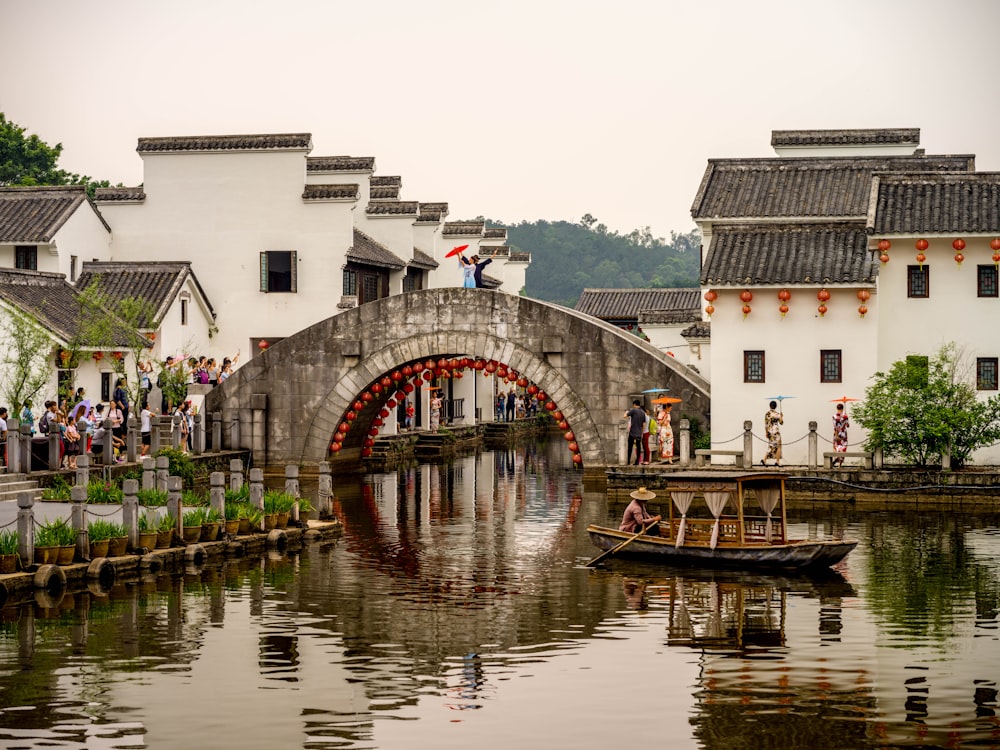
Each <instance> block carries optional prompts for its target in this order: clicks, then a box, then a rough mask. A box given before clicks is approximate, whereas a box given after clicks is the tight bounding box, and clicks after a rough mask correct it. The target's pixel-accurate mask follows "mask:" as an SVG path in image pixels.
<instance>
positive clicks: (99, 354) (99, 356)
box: [90, 352, 104, 362]
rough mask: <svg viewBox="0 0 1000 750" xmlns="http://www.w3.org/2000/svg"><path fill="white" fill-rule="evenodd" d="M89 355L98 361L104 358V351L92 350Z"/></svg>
mask: <svg viewBox="0 0 1000 750" xmlns="http://www.w3.org/2000/svg"><path fill="white" fill-rule="evenodd" d="M90 356H91V357H93V358H94V361H95V362H100V361H101V360H102V359H104V352H94V353H93V354H91V355H90Z"/></svg>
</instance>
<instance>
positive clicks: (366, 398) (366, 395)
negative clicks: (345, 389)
mask: <svg viewBox="0 0 1000 750" xmlns="http://www.w3.org/2000/svg"><path fill="white" fill-rule="evenodd" d="M374 398H375V397H374V396H372V394H370V393H369V392H368V391H365V392H364V393H362V394H361V400H362V401H364V402H365V403H366V404H370V403H371V402H372V399H374Z"/></svg>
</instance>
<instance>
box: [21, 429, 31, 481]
mask: <svg viewBox="0 0 1000 750" xmlns="http://www.w3.org/2000/svg"><path fill="white" fill-rule="evenodd" d="M18 430H19V431H20V433H21V472H22V473H23V474H30V473H31V425H30V424H23V425H21V426H20V427H19V428H18Z"/></svg>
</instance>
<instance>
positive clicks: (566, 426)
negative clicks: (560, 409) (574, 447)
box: [559, 419, 569, 430]
mask: <svg viewBox="0 0 1000 750" xmlns="http://www.w3.org/2000/svg"><path fill="white" fill-rule="evenodd" d="M559 429H560V430H568V429H569V422H567V421H566V420H565V419H564V420H562V421H561V422H560V423H559Z"/></svg>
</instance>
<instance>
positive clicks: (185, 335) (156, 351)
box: [150, 277, 248, 364]
mask: <svg viewBox="0 0 1000 750" xmlns="http://www.w3.org/2000/svg"><path fill="white" fill-rule="evenodd" d="M185 293H187V295H188V300H189V301H188V322H187V325H183V324H182V323H181V295H183V294H185ZM212 325H213V321H212V316H211V313H210V312H209V310H208V308H206V307H205V305H204V304H203V303H202V300H201V295H199V294H198V292H197V289H196V287H195V285H194V283H193V282H192V281H191V279H190V277H189V278H188V280H187V282H186V283H185V284H184V287H183V288H182V289H181V292H180V294H179V295H178V296H177V298H175V299H174V300H173V302H171V304H170V307H169V308H168V309H167V312H166V314H165V315H164V316H163V320H162V321H161V322H160V328H159V330H158V331H157V333H156V341H155V345H154V348H153V350H152V351H151V352H150V354H151V356H153V357H154V358H155V359H157V360H163V359H165V358H166V357H167V356H168V355H169V356H173V357H178V356H181V355H189V356H194V357H200V356H201V355H203V354H204V355H205V356H212V357H215V358H216V359H217V360H219V361H220V362H221V361H222V358H223V357H233V355H235V354H236V353H237V351H240V354H241V356H240V362H243V361H245V360H246V359H248V356H247V355H248V350H247V348H246V347H243V349H242V350H238V349H233V350H232V351H225V352H222V351H216V349H218V347H217V346H216V345H215V342H214V341H213V338H214V336H209V330H210V328H211V327H212ZM240 362H238V363H237V364H239V363H240Z"/></svg>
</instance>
